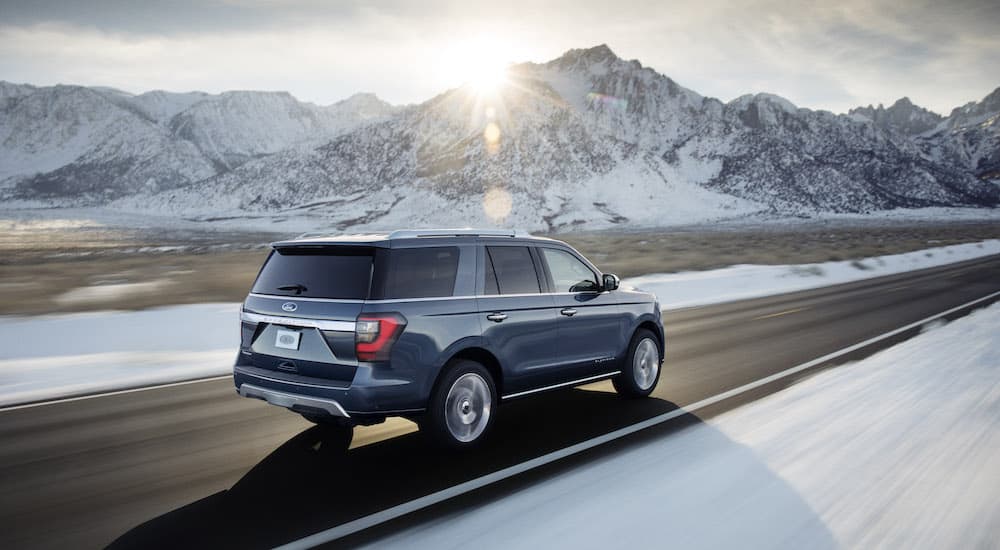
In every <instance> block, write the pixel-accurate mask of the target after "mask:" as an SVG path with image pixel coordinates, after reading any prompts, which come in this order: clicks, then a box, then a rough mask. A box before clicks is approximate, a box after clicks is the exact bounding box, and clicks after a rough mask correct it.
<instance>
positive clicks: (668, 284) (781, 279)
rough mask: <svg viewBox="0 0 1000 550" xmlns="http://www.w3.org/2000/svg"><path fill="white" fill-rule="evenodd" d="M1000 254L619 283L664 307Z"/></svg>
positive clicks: (744, 268) (754, 268)
mask: <svg viewBox="0 0 1000 550" xmlns="http://www.w3.org/2000/svg"><path fill="white" fill-rule="evenodd" d="M994 254H1000V240H996V239H993V240H988V241H983V242H980V243H967V244H957V245H951V246H943V247H938V248H931V249H928V250H919V251H916V252H907V253H905V254H894V255H891V256H880V257H878V258H869V259H865V260H845V261H838V262H823V263H816V264H801V265H734V266H731V267H725V268H722V269H715V270H711V271H688V272H681V273H660V274H653V275H642V276H640V277H631V278H628V279H624V280H623V281H622V285H623V286H632V287H635V288H639V289H642V290H645V291H647V292H652V293H654V294H656V297H657V298H658V299H659V300H660V305H661V306H662V307H664V308H667V309H670V308H682V307H694V306H699V305H705V304H714V303H721V302H731V301H734V300H745V299H748V298H759V297H762V296H770V295H774V294H782V293H786V292H795V291H798V290H807V289H810V288H818V287H822V286H829V285H835V284H840V283H848V282H851V281H859V280H862V279H869V278H872V277H881V276H884V275H892V274H894V273H902V272H905V271H912V270H915V269H924V268H928V267H935V266H940V265H946V264H950V263H955V262H960V261H963V260H971V259H974V258H981V257H984V256H992V255H994Z"/></svg>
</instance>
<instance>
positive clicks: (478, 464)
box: [111, 389, 835, 548]
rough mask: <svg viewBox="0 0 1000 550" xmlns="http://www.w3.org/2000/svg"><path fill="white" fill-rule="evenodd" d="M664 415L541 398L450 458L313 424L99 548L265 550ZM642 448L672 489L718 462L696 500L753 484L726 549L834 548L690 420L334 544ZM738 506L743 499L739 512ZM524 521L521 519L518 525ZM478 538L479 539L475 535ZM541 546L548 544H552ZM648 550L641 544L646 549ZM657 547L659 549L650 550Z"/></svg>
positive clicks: (799, 505) (754, 465) (585, 397)
mask: <svg viewBox="0 0 1000 550" xmlns="http://www.w3.org/2000/svg"><path fill="white" fill-rule="evenodd" d="M676 409H677V406H676V405H674V404H673V403H671V402H669V401H665V400H660V399H652V398H651V399H643V400H625V399H621V398H619V397H618V396H616V395H615V394H612V393H608V392H604V391H590V390H583V389H572V390H564V391H558V392H552V393H548V394H543V395H540V396H536V397H534V398H529V399H523V400H519V401H514V402H512V403H509V404H506V405H504V406H503V407H501V409H500V415H499V416H498V418H497V424H496V426H495V429H494V431H493V433H492V434H491V437H490V438H489V439H488V441H486V442H485V444H484V445H482V446H481V447H479V448H477V449H475V450H472V451H469V452H462V453H455V452H449V451H444V450H440V449H438V448H436V447H434V446H433V444H432V443H431V442H430V441H428V440H427V439H426V438H425V437H424V436H422V435H421V434H419V433H409V434H406V435H402V436H399V437H395V438H392V439H388V440H384V441H379V442H376V443H372V444H370V445H365V446H363V447H359V448H355V449H352V450H350V451H346V452H345V451H343V450H342V449H338V448H336V445H335V444H334V441H333V440H332V439H331V437H330V436H329V434H328V432H327V431H325V430H324V429H323V428H321V427H318V426H316V427H312V428H309V429H307V430H304V431H302V432H300V433H299V434H297V435H295V436H294V437H292V438H291V439H289V440H288V441H286V442H285V443H284V444H282V445H281V446H280V447H278V448H277V449H275V450H274V451H273V452H272V453H271V454H269V455H268V456H267V457H265V458H264V459H263V460H262V461H261V462H259V463H258V464H257V465H256V466H254V467H253V468H252V469H251V470H250V471H249V472H247V473H246V475H244V476H243V477H242V478H241V479H240V480H239V481H238V482H237V483H236V484H235V485H233V487H231V488H230V489H229V490H226V491H221V492H219V493H216V494H213V495H210V496H208V497H206V498H203V499H201V500H198V501H196V502H193V503H191V504H188V505H186V506H183V507H181V508H178V509H176V510H173V511H171V512H168V513H167V514H164V515H162V516H159V517H157V518H153V519H151V520H149V521H147V522H145V523H143V524H141V525H139V526H137V527H135V528H133V529H132V530H130V531H129V532H127V533H125V534H124V535H122V536H121V537H120V538H119V539H118V540H116V541H115V542H113V543H112V544H111V548H137V547H142V548H149V547H166V546H170V547H179V546H199V547H200V546H212V547H241V548H270V547H274V546H276V545H279V544H282V543H286V542H290V541H293V540H297V539H299V538H302V537H305V536H308V535H311V534H313V533H316V532H319V531H323V530H325V529H329V528H331V527H335V526H337V525H341V524H343V523H346V522H348V521H352V520H355V519H358V518H361V517H364V516H366V515H369V514H373V513H375V512H379V511H381V510H385V509H386V508H389V507H392V506H395V505H398V504H402V503H404V502H408V501H411V500H413V499H416V498H419V497H422V496H425V495H428V494H431V493H434V492H436V491H440V490H443V489H446V488H448V487H451V486H454V485H457V484H459V483H462V482H465V481H469V480H472V479H475V478H477V477H480V476H483V475H486V474H489V473H492V472H495V471H497V470H500V469H503V468H506V467H508V466H513V465H516V464H519V463H521V462H524V461H526V460H530V459H533V458H536V457H539V456H542V455H544V454H546V453H549V452H552V451H555V450H559V449H562V448H565V447H568V446H570V445H573V444H576V443H580V442H582V441H586V440H589V439H591V438H594V437H597V436H600V435H603V434H606V433H608V432H611V431H614V430H616V429H619V428H622V427H625V426H629V425H632V424H635V423H636V422H640V421H642V420H646V419H649V418H652V417H655V416H658V415H661V414H663V413H666V412H669V411H672V410H676ZM692 431H695V432H697V433H698V434H699V436H698V438H697V440H696V444H686V443H685V441H687V440H688V439H689V438H690V434H691V433H692ZM654 444H655V445H660V446H664V445H665V446H664V447H662V449H661V450H660V451H658V452H662V454H663V456H664V466H663V467H662V468H659V467H657V466H656V465H655V464H653V465H649V466H648V467H650V472H651V475H652V477H651V480H657V479H659V480H666V481H668V482H678V481H677V480H676V479H674V478H676V476H677V471H678V469H683V467H684V466H685V465H693V466H698V465H699V464H704V463H706V461H708V462H711V461H713V460H715V461H716V462H718V459H719V457H725V461H724V462H723V463H721V464H717V466H721V467H722V469H721V470H720V471H719V475H714V476H709V477H707V478H705V487H704V490H705V491H710V492H712V494H715V493H719V492H720V483H726V482H727V480H728V482H729V483H735V484H737V486H739V482H740V480H744V481H745V480H747V479H752V480H754V483H753V486H752V487H751V489H753V488H759V487H766V488H767V490H766V491H764V492H763V493H762V500H761V502H759V503H756V504H755V503H754V502H753V501H752V499H753V495H749V496H747V495H730V497H735V498H737V499H740V502H739V504H740V506H744V507H746V513H745V516H746V517H745V518H731V519H732V521H734V522H735V523H732V524H731V525H733V526H734V528H735V527H738V529H736V531H734V532H738V533H741V536H740V538H739V539H738V540H735V541H733V542H735V544H738V545H739V546H743V547H746V546H765V547H767V546H772V547H773V546H786V547H790V546H787V545H786V544H785V543H784V542H782V541H783V540H785V539H787V538H788V535H787V534H783V533H782V532H780V530H778V531H776V530H775V529H774V528H773V527H772V525H784V526H789V525H791V526H803V525H805V526H808V529H804V530H803V529H798V528H797V529H796V531H795V532H796V533H799V535H802V534H805V535H802V536H807V537H808V540H806V541H798V542H800V543H803V542H804V543H805V544H804V545H807V546H808V547H810V548H832V547H834V546H835V544H834V542H833V538H832V536H831V535H830V534H829V532H828V531H827V530H826V529H825V527H823V525H822V522H821V521H820V520H819V518H818V517H817V516H816V515H815V514H814V513H813V512H812V510H811V509H810V508H809V506H808V505H807V503H805V501H803V500H802V499H801V498H800V497H799V496H798V495H797V494H796V493H795V491H794V490H793V489H792V488H791V487H789V486H788V485H787V484H786V483H785V482H784V481H783V480H781V479H780V478H779V477H777V476H776V475H775V474H774V473H772V472H771V471H770V470H769V469H768V468H767V466H766V465H764V464H763V463H761V462H760V461H759V459H757V458H756V457H755V455H754V454H753V452H752V451H751V450H750V449H747V448H746V447H744V446H742V445H740V444H738V443H735V442H733V441H732V440H730V439H729V438H728V437H726V436H725V435H724V434H722V433H721V432H719V431H718V430H716V429H714V428H712V427H711V426H709V425H707V424H705V423H703V422H702V421H701V420H700V419H699V418H697V417H696V416H695V415H693V414H690V413H687V414H682V415H680V416H679V417H677V418H675V419H673V420H670V421H668V422H665V423H663V424H659V425H657V426H654V427H651V428H648V429H645V430H642V431H641V432H638V433H636V434H632V435H629V436H626V437H624V438H621V439H618V440H616V441H613V442H611V443H607V444H604V445H601V446H599V447H597V448H594V449H591V450H588V451H585V452H582V453H579V454H577V455H574V456H572V457H568V458H565V459H562V460H558V461H556V462H553V463H551V464H548V465H546V466H544V467H541V468H537V469H535V470H532V471H530V472H527V473H524V474H520V475H517V476H514V477H512V478H510V479H508V480H505V481H502V482H499V483H495V484H493V485H490V486H487V487H484V488H482V489H479V490H476V491H474V492H472V493H468V494H465V495H461V496H459V497H456V498H454V499H451V500H449V501H446V502H444V503H441V504H439V505H436V506H433V507H431V508H428V509H427V510H424V511H420V512H416V513H413V514H410V515H408V516H404V517H402V518H399V519H396V520H393V521H391V522H389V523H387V524H383V525H380V526H378V527H376V528H373V529H370V530H368V531H365V532H362V533H359V534H357V535H353V536H351V537H348V538H346V539H342V540H341V541H339V542H338V543H337V544H338V545H346V546H354V545H358V544H365V543H371V542H376V541H378V540H379V539H381V538H383V537H390V539H389V540H393V539H392V537H394V536H398V535H399V534H400V533H405V532H406V530H407V529H409V528H411V527H413V526H415V525H419V524H422V523H424V522H428V521H434V520H435V519H437V518H441V517H453V516H454V517H459V518H461V517H462V516H463V514H464V513H465V511H468V510H473V511H476V510H479V509H481V508H482V507H484V506H486V505H488V504H490V503H493V502H496V501H499V500H501V499H504V498H505V497H510V496H516V495H517V494H518V493H519V492H521V491H525V490H530V489H531V488H532V487H534V486H537V485H539V484H542V483H545V482H547V480H551V479H554V478H557V477H560V476H562V475H565V474H572V473H573V472H574V471H578V470H579V469H586V468H590V467H592V466H594V465H596V464H600V463H604V462H607V461H614V460H615V459H616V457H618V456H624V453H630V452H632V451H634V450H636V449H642V448H647V447H648V446H649V445H654ZM734 471H736V472H739V475H738V476H737V477H735V478H734V477H733V476H732V475H731V474H732V472H734ZM671 480H673V481H671ZM680 481H681V482H683V483H682V485H681V486H683V487H685V491H686V494H683V495H677V498H676V499H673V498H671V499H668V500H667V501H665V502H660V503H659V504H658V506H660V507H662V508H663V510H664V511H666V510H671V509H678V510H681V509H687V508H686V507H683V506H682V507H680V508H678V504H679V503H680V502H683V501H694V502H700V501H701V500H704V499H700V498H699V497H700V496H704V495H703V494H702V489H700V488H699V486H698V484H691V483H687V482H685V481H684V480H680ZM721 488H724V487H721ZM754 490H756V489H754ZM722 492H723V493H725V491H722ZM602 494H603V492H602V490H601V489H600V488H599V487H596V486H595V487H594V488H593V490H592V493H591V494H589V495H588V496H587V498H591V499H597V501H600V500H601V499H602ZM718 498H723V496H720V497H718ZM747 498H749V499H751V500H750V501H746V502H744V499H747ZM722 503H724V501H722V502H714V504H713V506H717V505H719V504H722ZM615 507H616V504H615V502H608V503H607V518H608V520H609V521H616V520H615ZM769 509H773V513H774V514H775V517H773V518H770V519H769V520H768V521H766V522H765V521H764V519H765V517H762V516H761V513H762V512H763V513H764V515H765V516H767V513H768V510H769ZM706 512H711V510H706ZM685 514H687V515H689V512H685ZM685 517H686V516H685ZM747 518H749V519H747ZM535 520H536V518H527V520H526V521H535ZM728 521H729V520H728V519H727V518H724V517H720V518H718V521H717V522H714V523H713V522H709V523H710V524H712V525H713V528H712V530H711V531H710V532H706V533H705V535H706V536H707V535H711V534H713V533H715V534H717V533H718V532H719V530H722V531H723V532H724V531H725V530H726V529H727V522H728ZM747 521H749V522H750V524H747ZM658 523H659V522H658ZM661 527H662V526H657V527H656V530H657V531H658V532H659V531H661ZM678 527H679V528H681V527H683V525H680V526H678ZM506 528H510V529H518V526H517V525H507V526H506ZM492 529H497V527H496V526H493V527H492ZM483 530H484V531H489V529H487V528H485V527H484V529H483ZM503 533H504V531H503V530H499V531H494V532H493V535H492V537H491V539H492V540H493V541H494V544H493V545H492V546H503V536H504V535H503ZM751 535H757V538H754V537H753V536H751ZM747 537H750V538H749V540H748V539H747ZM796 537H798V535H797V536H796ZM796 537H792V538H793V539H796ZM498 538H499V542H497V539H498ZM684 538H685V540H686V545H688V546H699V544H698V542H699V538H698V537H696V536H693V535H692V533H687V536H686V537H684ZM552 542H554V543H558V540H555V541H552ZM654 542H655V541H654V540H652V539H651V540H650V543H651V544H653V543H654ZM668 542H670V541H669V540H662V541H660V544H655V545H662V544H665V543H668ZM755 542H756V543H757V544H754V543H755ZM769 542H770V543H771V544H768V543H769ZM395 543H396V544H397V545H406V541H405V540H399V539H397V540H395ZM445 545H447V543H445ZM802 545H803V544H800V546H802Z"/></svg>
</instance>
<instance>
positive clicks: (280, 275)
mask: <svg viewBox="0 0 1000 550" xmlns="http://www.w3.org/2000/svg"><path fill="white" fill-rule="evenodd" d="M372 262H373V250H372V249H371V248H368V247H354V246H349V247H348V246H345V247H323V248H319V247H314V248H305V247H300V248H283V249H280V250H275V251H274V252H273V253H272V254H271V256H270V257H269V258H268V259H267V262H266V263H265V264H264V267H263V269H261V271H260V275H258V276H257V282H255V283H254V285H253V290H252V291H251V292H256V293H260V294H277V295H279V296H306V297H310V298H341V299H352V300H361V299H364V298H367V297H368V285H369V283H370V282H371V276H372Z"/></svg>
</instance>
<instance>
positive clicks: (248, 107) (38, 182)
mask: <svg viewBox="0 0 1000 550" xmlns="http://www.w3.org/2000/svg"><path fill="white" fill-rule="evenodd" d="M395 110H396V108H395V107H393V106H391V105H389V104H387V103H385V102H383V101H381V100H380V99H378V98H376V97H374V96H373V95H371V94H358V95H356V96H354V97H351V98H348V99H346V100H344V101H341V102H339V103H336V104H333V105H330V106H317V105H313V104H310V103H303V102H300V101H298V100H296V99H295V98H293V97H292V96H291V95H289V94H288V93H285V92H277V93H270V92H225V93H222V94H218V95H212V94H206V93H203V92H190V93H172V92H164V91H153V92H147V93H144V94H140V95H132V94H129V93H127V92H122V91H120V90H115V89H111V88H96V87H95V88H87V87H82V86H52V87H38V88H36V87H33V86H27V85H17V84H10V83H7V82H0V182H2V184H0V187H4V188H7V193H8V194H9V195H10V196H12V197H15V198H26V199H39V198H41V199H49V200H57V201H59V202H61V203H67V202H69V203H80V202H83V203H95V202H96V203H102V202H106V201H107V200H112V199H115V198H120V197H121V196H126V195H135V194H137V193H141V194H148V193H155V192H157V191H161V190H165V189H173V188H176V187H179V186H184V185H190V184H194V183H195V182H200V181H204V180H206V179H208V178H211V177H212V176H216V175H218V174H220V173H223V172H226V171H228V170H231V169H233V168H235V167H236V166H239V165H240V164H242V163H243V162H246V161H247V160H249V159H253V158H259V157H262V156H266V155H269V154H273V153H276V152H278V151H283V150H286V149H289V148H293V147H310V146H316V145H319V144H322V143H324V142H326V141H328V140H330V139H331V138H333V137H336V136H338V135H340V134H342V133H344V132H348V131H350V130H353V129H355V128H357V127H358V126H359V125H361V124H364V123H367V122H369V121H373V120H379V119H381V118H385V117H387V116H389V115H391V114H392V113H393V112H394V111H395Z"/></svg>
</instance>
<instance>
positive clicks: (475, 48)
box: [447, 36, 510, 95]
mask: <svg viewBox="0 0 1000 550" xmlns="http://www.w3.org/2000/svg"><path fill="white" fill-rule="evenodd" d="M509 63H510V52H509V51H507V48H506V47H505V46H504V45H503V44H502V43H501V42H500V41H498V40H495V39H493V38H492V37H486V36H479V37H476V38H473V39H471V40H465V41H462V42H461V43H456V45H455V47H454V48H453V49H452V56H451V59H450V60H449V61H448V62H447V64H448V65H450V68H449V70H448V72H451V73H453V74H454V75H455V77H456V78H457V80H458V81H459V82H462V83H463V84H465V85H468V86H471V87H472V88H473V89H474V90H475V91H476V92H477V93H479V94H481V95H488V94H492V93H495V92H496V91H498V90H499V89H500V88H501V87H502V86H503V85H504V83H506V82H507V65H508V64H509Z"/></svg>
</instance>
